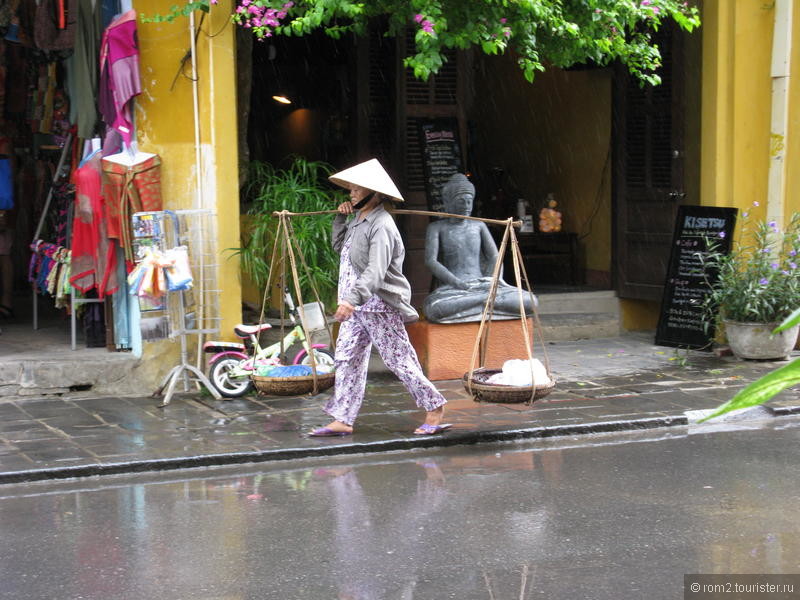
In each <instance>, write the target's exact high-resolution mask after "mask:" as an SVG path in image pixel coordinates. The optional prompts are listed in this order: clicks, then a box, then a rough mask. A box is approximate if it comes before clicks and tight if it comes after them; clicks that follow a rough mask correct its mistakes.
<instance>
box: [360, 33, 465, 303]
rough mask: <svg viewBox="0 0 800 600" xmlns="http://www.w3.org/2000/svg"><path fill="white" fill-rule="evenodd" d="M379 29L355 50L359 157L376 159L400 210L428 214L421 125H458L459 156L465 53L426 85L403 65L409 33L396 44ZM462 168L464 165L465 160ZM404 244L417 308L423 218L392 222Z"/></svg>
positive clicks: (427, 278)
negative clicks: (450, 121) (448, 121)
mask: <svg viewBox="0 0 800 600" xmlns="http://www.w3.org/2000/svg"><path fill="white" fill-rule="evenodd" d="M383 27H384V25H383V24H381V23H380V22H376V23H374V24H373V27H371V30H370V34H369V36H368V40H369V41H368V43H367V44H360V46H359V68H358V82H359V83H358V86H359V87H358V89H359V98H360V100H359V103H358V104H359V109H358V110H359V115H358V119H357V122H358V123H359V125H358V131H359V133H358V140H359V147H360V148H361V149H363V152H359V154H361V155H362V156H363V157H364V158H368V157H370V156H376V157H378V158H379V159H380V160H381V161H382V162H383V164H384V166H386V168H387V170H388V171H389V173H390V175H391V176H392V178H393V179H394V180H395V182H397V184H398V187H399V188H400V191H401V192H402V194H403V197H404V198H405V200H406V201H405V204H404V205H403V206H402V208H407V209H417V210H428V203H427V197H426V194H425V173H424V168H423V162H422V160H423V156H422V146H421V144H420V141H419V125H420V122H421V121H424V120H428V119H431V118H437V117H454V118H456V119H457V120H458V123H459V129H460V137H461V140H462V143H461V148H462V153H463V152H464V148H465V146H466V144H465V140H466V113H465V102H464V99H465V96H466V91H465V85H466V84H465V80H464V76H463V74H464V73H465V72H466V67H465V61H466V57H465V55H464V53H460V52H459V53H457V52H455V51H452V50H451V51H448V52H447V53H446V56H447V62H446V63H445V64H444V66H442V68H441V69H440V71H439V73H438V74H436V75H434V76H431V77H430V79H429V80H428V81H420V80H418V79H416V78H415V77H414V74H413V72H412V71H411V70H410V69H405V68H404V67H403V65H402V60H401V57H403V56H405V49H406V47H407V45H408V44H413V31H411V30H409V32H408V34H407V36H406V37H405V38H403V37H402V36H399V37H397V38H395V39H391V38H386V37H384V36H383V31H384V28H383ZM462 158H463V161H462V162H463V164H467V162H466V158H467V157H466V156H464V157H462ZM397 223H398V226H399V227H400V231H401V233H402V234H403V239H404V241H405V245H406V260H405V275H406V277H407V278H408V280H409V282H410V283H411V289H412V292H413V296H412V303H413V304H414V306H417V307H419V306H421V305H422V302H423V300H424V299H425V296H427V295H428V293H429V292H430V287H431V274H430V272H429V271H428V269H427V268H426V267H425V231H426V228H427V226H428V219H427V218H425V217H418V216H402V217H398V219H397Z"/></svg>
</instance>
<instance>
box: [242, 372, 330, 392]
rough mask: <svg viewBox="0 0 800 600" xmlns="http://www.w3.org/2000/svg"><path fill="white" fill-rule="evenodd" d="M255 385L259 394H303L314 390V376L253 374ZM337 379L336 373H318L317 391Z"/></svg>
mask: <svg viewBox="0 0 800 600" xmlns="http://www.w3.org/2000/svg"><path fill="white" fill-rule="evenodd" d="M252 379H253V385H255V387H256V389H257V390H258V393H259V394H264V395H265V396H302V395H304V394H310V393H312V392H313V391H314V377H313V376H312V375H302V376H300V377H261V376H260V375H253V376H252ZM335 380H336V373H325V374H320V375H317V391H318V392H323V391H325V390H327V389H328V388H329V387H331V386H332V385H333V383H334V381H335Z"/></svg>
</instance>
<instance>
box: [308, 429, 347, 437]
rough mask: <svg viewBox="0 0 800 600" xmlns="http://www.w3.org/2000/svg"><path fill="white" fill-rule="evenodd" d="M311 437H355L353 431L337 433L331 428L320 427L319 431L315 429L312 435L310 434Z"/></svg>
mask: <svg viewBox="0 0 800 600" xmlns="http://www.w3.org/2000/svg"><path fill="white" fill-rule="evenodd" d="M308 435H309V437H341V436H345V435H353V432H352V431H335V430H333V429H330V428H329V427H320V428H319V429H314V430H313V431H312V432H311V433H309V434H308Z"/></svg>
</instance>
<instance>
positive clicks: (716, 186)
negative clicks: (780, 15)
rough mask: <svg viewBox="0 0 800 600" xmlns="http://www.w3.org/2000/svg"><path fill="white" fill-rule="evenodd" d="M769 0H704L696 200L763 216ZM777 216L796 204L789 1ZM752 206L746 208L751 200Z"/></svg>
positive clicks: (799, 185) (799, 9) (798, 161)
mask: <svg viewBox="0 0 800 600" xmlns="http://www.w3.org/2000/svg"><path fill="white" fill-rule="evenodd" d="M773 19H774V3H772V2H762V1H761V0H737V1H736V2H730V1H728V0H706V1H705V3H704V10H703V42H704V43H703V103H702V153H701V161H702V180H701V201H702V204H704V205H707V206H734V207H737V208H739V209H741V210H750V211H751V212H752V216H753V217H755V218H763V217H765V216H766V204H767V189H768V175H769V148H770V114H771V79H770V59H771V52H772V31H773ZM791 79H792V84H791V88H790V89H791V98H790V103H789V110H790V113H789V131H788V132H787V152H786V160H785V162H786V176H787V182H786V183H787V187H786V194H785V196H784V200H783V214H784V215H788V214H790V213H791V212H792V211H797V210H800V177H798V173H797V172H798V170H800V139H798V137H800V6H798V5H797V4H796V3H795V9H794V18H793V52H792V71H791ZM755 201H757V202H759V204H760V206H759V207H758V208H757V209H753V202H755Z"/></svg>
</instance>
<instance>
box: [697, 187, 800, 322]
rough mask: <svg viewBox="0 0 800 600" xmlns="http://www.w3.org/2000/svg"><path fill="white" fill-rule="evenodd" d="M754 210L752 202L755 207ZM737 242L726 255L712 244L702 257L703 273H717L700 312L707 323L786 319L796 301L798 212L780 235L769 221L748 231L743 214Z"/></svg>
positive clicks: (799, 240) (799, 292) (799, 246)
mask: <svg viewBox="0 0 800 600" xmlns="http://www.w3.org/2000/svg"><path fill="white" fill-rule="evenodd" d="M756 206H757V203H756ZM743 217H744V221H743V226H742V231H741V235H740V238H739V241H738V242H736V243H734V245H733V249H732V250H731V252H730V253H729V254H726V253H722V252H720V251H718V250H717V249H716V248H718V245H715V244H713V243H711V244H710V245H709V246H710V250H709V252H708V253H707V254H706V255H705V256H702V255H701V257H700V258H701V261H702V263H703V267H704V269H705V270H706V271H707V272H716V274H717V279H716V281H714V282H713V283H711V285H710V292H709V293H708V295H707V296H706V297H705V300H704V304H703V309H704V312H703V314H704V320H705V322H706V324H707V325H708V324H711V323H715V324H721V323H722V322H724V321H726V320H727V321H739V322H744V323H779V322H781V321H782V320H784V319H785V318H786V317H787V316H789V315H790V314H791V313H792V311H793V310H794V309H795V307H796V306H797V299H798V298H799V297H800V268H798V263H800V255H799V254H800V213H795V214H794V215H793V216H792V218H791V221H790V222H789V225H788V226H787V227H786V229H785V230H783V231H781V230H780V229H779V228H778V226H777V224H776V223H775V222H773V221H769V222H767V221H759V222H758V223H756V225H755V227H754V228H752V229H751V226H750V223H749V221H748V217H749V215H748V213H747V212H745V213H744V214H743Z"/></svg>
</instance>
